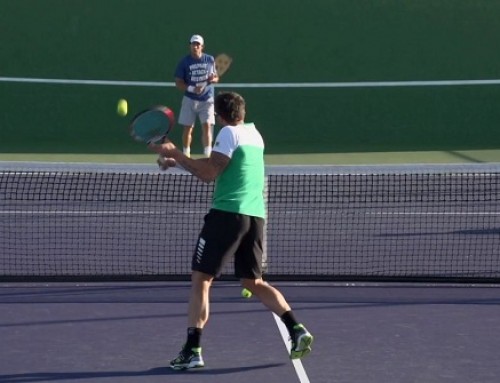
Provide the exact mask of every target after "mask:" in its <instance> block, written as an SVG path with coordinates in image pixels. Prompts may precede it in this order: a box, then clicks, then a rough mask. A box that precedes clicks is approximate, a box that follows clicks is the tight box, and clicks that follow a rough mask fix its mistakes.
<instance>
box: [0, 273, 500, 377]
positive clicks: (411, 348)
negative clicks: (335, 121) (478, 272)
mask: <svg viewBox="0 0 500 383" xmlns="http://www.w3.org/2000/svg"><path fill="white" fill-rule="evenodd" d="M276 285H277V286H278V287H279V288H280V289H281V290H282V291H283V292H284V294H285V296H287V298H288V300H289V301H290V303H291V304H292V306H293V308H294V310H295V312H296V315H297V317H298V318H299V319H300V320H301V321H303V322H304V323H305V324H306V325H307V327H308V328H309V330H310V331H311V332H312V333H313V334H314V335H315V337H316V340H315V344H314V347H313V352H312V353H311V354H310V355H309V356H308V357H307V358H305V359H303V360H302V363H301V365H302V368H303V370H302V372H301V371H300V369H297V367H296V365H294V364H292V363H291V362H290V360H289V359H288V355H287V351H286V348H285V344H284V342H283V339H282V337H281V335H280V332H279V329H278V326H277V323H276V322H275V320H274V318H273V315H272V314H271V313H270V312H269V311H267V310H266V309H265V308H264V307H263V306H262V305H261V304H260V303H259V302H258V301H257V300H255V299H254V298H252V299H249V300H246V299H243V298H241V297H240V296H239V293H240V288H239V286H238V285H237V284H236V283H234V282H222V281H218V282H216V283H215V284H214V287H213V290H212V305H211V318H210V320H209V322H208V325H207V327H206V329H205V331H204V335H203V339H202V342H203V354H204V358H205V363H206V367H205V368H203V369H200V370H196V371H187V372H176V371H173V370H170V369H169V368H168V367H167V366H168V361H169V359H171V358H173V357H174V356H176V354H177V352H178V351H179V349H180V347H181V346H182V344H183V342H184V340H185V327H186V309H187V303H186V302H187V296H188V293H189V284H188V283H187V282H155V283H153V282H143V283H99V284H98V283H87V284H75V283H64V284H63V283H51V284H4V285H2V286H1V288H0V312H1V315H0V339H2V347H1V351H0V371H1V372H0V382H3V383H17V382H152V383H153V382H165V381H167V382H169V383H176V382H193V381H196V382H218V383H221V382H222V383H224V382H255V381H257V382H259V383H264V382H280V381H281V382H307V381H309V382H315V383H316V382H338V383H342V382H381V383H390V382H395V383H396V382H398V383H399V382H426V383H433V382H454V383H457V382H458V383H462V382H463V383H465V382H482V383H486V382H498V378H499V377H500V365H499V363H498V360H499V359H500V351H499V348H498V342H497V334H499V333H500V295H499V291H500V290H499V287H500V286H498V285H485V284H483V285H444V284H438V285H430V284H428V285H425V284H408V283H407V284H360V283H350V284H345V283H344V284H340V283H338V284H333V283H300V284H299V283H285V282H282V283H277V284H276Z"/></svg>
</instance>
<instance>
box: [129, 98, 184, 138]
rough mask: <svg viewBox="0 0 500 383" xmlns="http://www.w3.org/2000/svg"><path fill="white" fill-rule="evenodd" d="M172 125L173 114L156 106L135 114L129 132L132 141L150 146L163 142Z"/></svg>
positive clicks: (173, 121) (165, 108)
mask: <svg viewBox="0 0 500 383" xmlns="http://www.w3.org/2000/svg"><path fill="white" fill-rule="evenodd" d="M174 125H175V116H174V112H172V110H171V109H170V108H167V107H166V106H163V105H158V106H153V107H151V108H148V109H146V110H143V111H142V112H140V113H138V114H136V115H135V116H134V118H133V119H132V122H131V123H130V127H129V130H130V135H131V136H132V137H133V138H134V140H136V141H139V142H145V143H147V144H150V143H156V142H161V141H163V139H164V138H165V137H166V136H167V134H168V133H169V132H170V130H171V129H172V127H173V126H174Z"/></svg>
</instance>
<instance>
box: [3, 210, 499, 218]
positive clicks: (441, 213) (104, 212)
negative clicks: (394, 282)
mask: <svg viewBox="0 0 500 383" xmlns="http://www.w3.org/2000/svg"><path fill="white" fill-rule="evenodd" d="M205 211H206V210H174V211H170V212H169V213H170V214H203V213H204V212H205ZM303 211H307V209H302V210H301V211H287V212H285V214H301V213H302V212H303ZM323 213H326V214H328V215H330V214H331V213H330V212H325V211H323ZM0 214H4V215H9V214H19V215H22V214H28V215H31V214H51V215H121V214H130V215H133V214H137V215H141V214H165V212H164V211H163V210H161V209H158V210H0ZM354 214H355V215H374V216H401V215H403V216H404V215H408V216H415V215H421V216H427V215H437V216H497V215H500V212H445V211H437V212H432V211H427V212H408V211H403V212H398V211H394V212H384V211H379V212H363V213H354ZM333 215H336V214H333ZM340 215H352V214H349V213H347V214H340Z"/></svg>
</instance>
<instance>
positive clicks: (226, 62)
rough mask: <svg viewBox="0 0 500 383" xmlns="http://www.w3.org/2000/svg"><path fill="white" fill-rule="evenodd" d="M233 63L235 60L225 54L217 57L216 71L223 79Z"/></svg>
mask: <svg viewBox="0 0 500 383" xmlns="http://www.w3.org/2000/svg"><path fill="white" fill-rule="evenodd" d="M232 62H233V59H232V58H231V57H230V56H229V55H227V54H225V53H221V54H220V55H217V57H215V69H217V74H218V75H219V77H222V75H223V74H224V73H226V72H227V70H228V69H229V67H230V66H231V63H232Z"/></svg>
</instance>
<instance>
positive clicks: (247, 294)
mask: <svg viewBox="0 0 500 383" xmlns="http://www.w3.org/2000/svg"><path fill="white" fill-rule="evenodd" d="M241 296H242V297H243V298H247V299H248V298H251V297H252V292H251V291H250V290H248V289H243V290H241Z"/></svg>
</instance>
